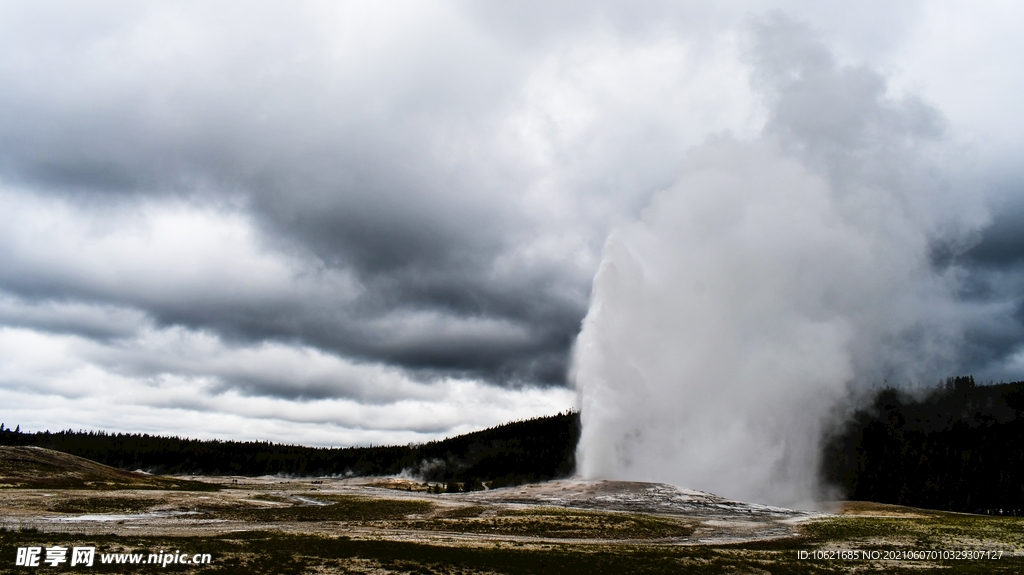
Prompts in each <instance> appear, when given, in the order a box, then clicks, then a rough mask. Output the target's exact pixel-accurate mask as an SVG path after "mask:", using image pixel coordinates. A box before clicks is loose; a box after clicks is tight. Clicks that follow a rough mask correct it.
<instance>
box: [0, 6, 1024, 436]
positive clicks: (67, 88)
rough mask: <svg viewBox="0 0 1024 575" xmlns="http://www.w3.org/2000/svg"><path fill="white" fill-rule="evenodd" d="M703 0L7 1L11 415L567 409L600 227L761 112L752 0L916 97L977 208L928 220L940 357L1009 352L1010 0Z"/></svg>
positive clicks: (205, 426) (3, 152)
mask: <svg viewBox="0 0 1024 575" xmlns="http://www.w3.org/2000/svg"><path fill="white" fill-rule="evenodd" d="M711 4H713V3H707V2H689V3H683V2H664V3H658V2H648V3H645V4H643V5H642V7H638V6H637V5H636V4H635V3H625V2H623V3H601V2H578V3H577V2H568V1H567V2H561V3H553V2H536V3H529V2H515V3H511V4H508V5H505V4H501V5H499V4H496V3H485V2H479V3H474V2H404V3H403V2H372V3H367V2H351V3H343V2H323V3H319V2H300V3H297V2H290V3H260V2H253V1H245V2H217V3H210V2H194V3H188V2H137V1H126V2H104V3H83V2H75V3H72V2H31V3H27V2H3V3H0V86H2V87H3V88H2V90H0V223H2V225H0V421H3V422H4V423H5V424H6V425H8V426H13V425H16V424H20V425H21V426H22V428H23V429H30V430H41V429H53V430H55V429H67V428H74V429H106V430H110V431H133V432H150V433H154V432H155V433H163V434H178V435H187V436H191V437H203V438H212V437H219V438H224V439H229V438H230V439H260V440H264V439H269V440H273V441H287V442H297V443H305V444H316V445H349V444H367V443H406V442H411V441H424V440H429V439H434V438H438V437H444V436H446V435H453V434H456V433H462V432H466V431H470V430H475V429H480V428H483V427H488V426H491V425H496V424H499V423H503V422H505V421H508V420H511V419H518V418H526V417H533V416H537V415H544V414H552V413H556V412H559V411H561V410H564V409H569V408H571V407H574V406H575V405H576V399H575V392H574V391H573V390H572V389H571V386H570V385H569V383H568V381H567V367H568V358H569V352H570V347H571V346H572V344H573V341H574V340H575V337H576V335H577V333H578V332H579V329H580V321H581V320H582V318H583V317H584V315H585V314H586V312H587V307H588V303H589V296H590V288H591V282H592V279H593V276H594V273H595V271H596V269H597V266H598V264H599V263H600V261H601V250H602V246H603V245H604V242H605V240H606V237H607V235H608V232H609V230H610V229H611V228H612V227H613V226H615V225H616V224H617V223H619V222H622V221H628V220H631V219H634V218H636V217H637V215H638V214H639V212H640V211H641V210H642V209H643V207H644V206H646V205H647V203H648V201H649V199H650V198H651V196H652V194H654V193H656V192H658V191H659V190H662V189H665V188H666V187H668V186H669V185H671V184H672V182H673V181H675V179H676V177H677V172H678V169H679V167H680V165H681V163H682V162H683V160H684V158H685V157H686V154H687V151H688V150H690V149H692V148H694V147H696V146H698V145H700V144H701V143H703V142H705V141H706V140H707V139H708V138H709V137H716V136H721V135H724V134H725V135H729V136H731V137H734V138H737V139H739V140H744V139H751V138H756V137H758V136H760V135H761V134H763V133H764V132H765V130H766V129H767V128H766V122H767V121H768V119H769V118H770V117H773V114H771V113H769V111H770V110H769V108H770V107H771V106H772V105H773V104H772V102H771V99H770V98H769V97H767V95H766V94H765V92H764V86H763V85H762V84H761V83H759V82H758V78H759V77H761V76H759V71H758V65H759V64H758V63H759V62H761V61H762V59H761V58H760V57H759V56H760V55H759V54H757V53H756V46H757V44H756V43H755V42H753V41H752V39H751V38H752V29H754V28H756V27H757V26H762V27H763V26H765V25H768V24H765V22H769V21H771V22H777V21H785V22H787V23H788V24H787V25H792V26H796V27H798V28H800V29H803V30H809V31H810V32H809V33H810V34H811V35H813V36H814V37H816V38H817V41H818V42H819V43H820V45H823V46H825V47H827V49H828V50H829V51H830V52H831V55H832V57H833V58H835V60H836V62H837V63H838V64H837V65H840V66H843V67H846V68H844V69H849V70H859V71H863V72H864V73H865V74H868V76H865V77H870V78H874V79H876V80H877V81H874V80H873V81H874V82H875V83H873V84H871V86H872V88H871V89H874V90H880V95H879V97H882V98H889V99H892V100H893V101H897V100H898V101H900V102H913V103H914V105H915V106H919V107H920V110H922V112H921V113H922V114H923V116H922V117H926V118H927V119H928V126H929V128H928V129H929V130H930V132H929V134H930V136H929V137H930V138H931V139H932V140H934V141H935V142H939V143H938V144H936V146H938V147H939V148H940V149H941V153H942V154H943V155H944V157H946V158H947V161H944V162H942V165H943V166H946V167H947V169H948V173H943V174H939V175H938V176H937V177H936V181H938V182H940V183H939V184H938V185H941V186H945V187H947V188H949V189H950V190H952V192H951V193H953V194H959V195H961V196H965V195H969V196H972V197H975V198H977V200H978V202H977V204H978V206H979V209H978V212H977V214H974V215H972V216H971V217H972V218H973V220H972V221H975V222H978V229H979V230H981V231H980V232H977V233H974V234H973V235H971V237H970V239H969V241H968V242H967V244H965V245H958V246H946V245H937V246H935V250H934V252H935V254H936V256H935V262H934V265H935V266H947V267H948V266H957V269H958V271H957V273H960V274H962V276H963V279H962V290H961V291H962V293H961V297H962V298H963V301H964V302H965V303H966V304H968V305H966V306H965V307H964V309H973V310H975V311H976V312H977V313H975V314H973V315H972V316H971V317H969V318H966V319H965V320H964V321H963V322H962V323H963V325H966V326H967V328H966V332H965V334H964V337H965V342H966V343H965V345H964V347H965V349H964V350H963V351H964V353H963V354H962V359H961V360H960V361H961V363H960V364H959V369H961V370H963V371H964V372H967V371H969V372H971V373H974V374H975V375H976V376H978V377H979V378H981V379H985V380H987V379H995V380H1000V379H1015V378H1016V379H1024V226H1022V225H1021V223H1022V222H1024V167H1022V166H1021V164H1020V162H1019V160H1020V158H1021V157H1022V153H1024V111H1022V110H1021V107H1022V106H1024V104H1022V102H1024V99H1022V98H1021V97H1020V93H1021V90H1022V89H1024V62H1022V61H1021V60H1022V59H1024V57H1022V56H1021V55H1022V54H1024V34H1022V32H1024V30H1022V28H1024V9H1022V8H1020V7H1019V6H1018V5H1017V4H1016V3H1013V2H1005V3H998V2H989V3H985V4H984V5H981V6H979V5H977V4H968V3H965V2H959V3H953V2H901V3H898V4H896V7H894V5H893V3H891V2H881V1H878V2H860V3H849V2H819V1H807V2H774V3H773V2H757V1H749V2H739V1H738V2H732V3H729V5H728V6H727V7H723V6H712V5H711ZM761 72H763V70H761ZM774 112H775V113H774V116H775V117H777V116H778V113H779V111H778V110H775V111H774ZM787 113H789V114H795V115H796V117H797V120H799V116H800V115H802V114H807V115H808V116H811V115H813V113H814V110H803V109H795V110H789V111H788V112H787ZM791 119H792V118H791ZM794 121H796V120H794ZM958 205H959V204H958Z"/></svg>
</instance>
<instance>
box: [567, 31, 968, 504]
mask: <svg viewBox="0 0 1024 575" xmlns="http://www.w3.org/2000/svg"><path fill="white" fill-rule="evenodd" d="M757 33H758V39H759V45H758V50H757V52H756V53H757V54H758V56H759V57H758V59H756V62H755V64H756V65H755V72H754V81H755V83H756V85H759V86H760V88H761V89H762V91H763V92H764V94H765V99H766V101H767V102H768V103H769V105H770V108H771V109H770V119H769V122H768V125H767V127H766V129H765V134H764V135H763V136H762V137H761V138H759V139H757V140H755V141H745V142H744V141H737V140H735V139H732V138H731V137H728V136H721V137H718V138H715V139H712V140H710V141H708V142H707V143H705V144H704V145H702V146H701V147H699V148H697V149H695V150H693V151H691V153H690V155H689V157H688V158H687V160H686V162H685V164H684V167H683V170H682V174H681V176H680V177H679V179H678V180H677V182H676V183H675V184H674V185H673V186H672V187H671V188H670V189H667V190H664V191H662V192H660V193H657V194H655V196H654V197H653V198H652V200H651V202H650V205H649V206H648V207H647V208H646V209H645V210H644V211H643V213H642V215H641V217H640V219H639V221H636V222H634V223H630V224H626V225H622V226H619V227H618V229H616V230H615V231H614V232H613V233H612V234H611V236H610V237H609V238H608V241H607V244H606V246H605V253H604V260H603V263H602V264H601V267H600V270H599V271H598V273H597V275H596V277H595V279H594V285H593V292H592V296H591V297H592V300H591V307H590V311H589V313H588V315H587V317H586V319H585V320H584V323H583V329H582V331H581V333H580V335H579V338H578V340H577V343H576V349H575V357H574V373H573V377H574V381H575V384H576V387H577V390H578V392H579V396H580V407H581V415H582V420H583V435H582V438H581V441H580V445H579V449H578V460H579V471H580V473H581V474H582V475H584V476H585V477H591V478H621V479H635V480H647V481H663V482H669V483H674V484H676V485H681V486H685V487H690V488H696V489H702V490H707V491H712V492H714V493H717V494H719V495H722V496H726V497H731V498H735V499H742V500H747V501H755V502H762V503H772V504H780V505H791V506H800V505H810V504H812V502H813V500H814V499H815V498H817V497H820V496H822V495H823V493H822V490H823V489H824V487H825V486H820V485H818V484H817V466H818V450H819V440H820V432H821V429H822V425H823V423H824V421H825V419H826V418H828V417H829V416H830V413H831V411H832V409H833V408H834V406H835V405H836V403H837V401H839V400H840V399H841V398H842V397H844V396H845V394H846V391H847V386H848V385H849V384H851V383H852V382H861V383H871V382H873V381H878V382H881V379H882V377H890V378H894V380H898V381H906V380H910V379H914V378H923V377H938V376H939V375H941V374H943V373H945V371H944V370H946V369H948V368H949V366H950V365H952V364H951V362H953V361H954V359H955V358H954V355H955V354H954V351H955V350H956V349H957V345H958V343H959V341H960V340H959V334H960V326H959V324H958V322H957V320H956V313H955V310H954V306H955V304H954V303H953V298H952V296H951V295H950V294H951V293H952V290H953V289H954V287H955V270H954V269H947V270H945V271H944V272H943V273H939V272H937V271H935V269H933V266H932V265H931V264H930V260H929V253H930V249H931V246H933V245H935V244H936V242H939V241H942V240H944V239H946V240H948V241H949V242H951V243H952V244H955V243H956V241H958V238H960V237H962V236H963V235H964V234H965V233H966V231H969V230H970V229H972V226H976V225H978V224H979V223H981V222H983V221H984V215H983V214H982V213H981V212H980V211H979V210H976V209H975V208H973V207H971V206H966V207H965V205H959V204H957V200H956V198H955V197H953V198H952V199H951V197H950V196H949V195H948V194H946V195H943V193H941V192H942V189H943V188H942V187H941V186H940V185H937V184H936V182H937V181H938V180H936V179H935V177H934V170H932V169H930V168H929V166H932V165H933V163H932V162H931V161H930V160H929V159H928V158H929V154H930V153H932V152H930V151H929V150H931V149H932V148H930V147H929V146H931V147H934V146H935V145H936V144H935V142H937V141H938V140H939V139H940V138H939V132H941V130H939V129H938V128H935V126H934V125H935V124H941V122H939V121H938V120H937V119H936V117H937V115H936V114H935V113H934V112H933V111H931V110H929V109H927V108H926V107H924V106H923V105H922V104H920V103H919V102H917V101H916V100H912V99H903V100H892V99H888V98H886V97H885V95H884V92H885V84H884V82H883V81H882V79H881V78H880V77H879V76H877V75H875V74H873V73H871V72H869V71H866V70H863V69H860V68H843V67H838V66H836V65H835V64H834V62H833V61H832V59H831V56H830V55H829V54H828V53H827V51H825V50H824V49H823V48H822V47H821V46H820V45H818V44H816V43H815V42H813V41H811V40H809V39H808V35H807V33H806V31H804V30H802V29H800V28H799V27H798V26H794V25H792V24H790V23H787V22H785V21H784V20H781V19H777V20H774V21H770V22H767V23H763V24H762V25H761V26H760V27H759V28H758V31H757ZM865 86H866V87H867V88H865ZM840 96H841V97H840ZM929 114H930V116H929ZM922 118H924V119H922ZM929 122H931V124H929ZM968 203H970V202H968ZM972 205H973V204H972ZM969 213H971V214H975V216H974V219H973V220H971V221H972V222H973V223H965V222H966V216H965V214H969ZM944 214H945V215H944ZM943 230H945V231H943ZM951 230H955V233H954V231H951ZM943 234H947V236H946V237H945V238H944V236H943ZM825 495H826V496H827V494H825Z"/></svg>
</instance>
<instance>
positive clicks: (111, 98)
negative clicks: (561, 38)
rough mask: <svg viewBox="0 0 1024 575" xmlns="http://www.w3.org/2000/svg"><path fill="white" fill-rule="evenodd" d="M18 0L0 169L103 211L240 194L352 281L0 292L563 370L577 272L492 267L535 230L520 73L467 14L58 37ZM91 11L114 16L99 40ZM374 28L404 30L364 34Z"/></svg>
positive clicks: (466, 364) (166, 18)
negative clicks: (282, 291)
mask: <svg viewBox="0 0 1024 575" xmlns="http://www.w3.org/2000/svg"><path fill="white" fill-rule="evenodd" d="M308 7H309V6H307V8H308ZM406 8H407V9H408V8H409V7H406ZM15 12H17V13H16V14H13V16H14V18H12V19H13V20H17V19H18V17H19V16H20V17H23V18H26V19H31V20H33V21H34V22H35V25H36V26H39V27H41V28H42V29H43V30H44V33H43V34H41V35H40V37H39V38H38V39H35V40H34V41H33V40H27V41H26V42H25V45H23V46H22V48H23V49H22V51H21V52H20V53H17V54H15V55H11V54H10V53H8V55H7V56H6V57H4V58H2V64H0V66H3V68H2V70H3V72H2V73H3V76H4V77H5V85H6V86H7V87H8V89H6V90H4V93H3V95H0V105H2V106H3V108H4V109H5V110H6V112H5V113H4V114H2V115H0V175H2V178H3V180H4V181H6V182H8V183H9V184H14V185H17V186H21V187H24V188H30V189H33V190H36V191H37V192H41V193H49V194H55V195H57V196H58V197H64V198H70V199H71V201H72V202H76V203H83V202H84V203H86V204H90V205H92V206H93V207H95V206H96V205H102V204H103V202H111V203H118V202H125V201H138V200H140V199H144V198H146V197H168V196H170V197H183V198H188V199H191V200H195V201H200V202H208V201H214V202H218V201H224V202H241V203H242V204H244V206H245V209H246V210H247V211H248V213H249V214H250V215H251V216H252V217H254V218H255V221H256V222H258V223H259V224H260V225H261V226H262V228H263V231H264V232H265V234H266V236H267V241H270V242H274V243H276V244H277V245H278V246H279V247H281V246H283V247H284V249H285V250H286V251H287V250H291V251H294V252H298V253H301V254H302V257H303V258H304V260H305V261H307V262H309V263H310V265H312V266H314V268H316V267H326V268H327V269H337V270H344V271H345V272H347V273H351V274H353V275H354V277H355V278H356V279H357V281H358V282H359V283H360V285H361V286H362V291H361V295H360V296H359V297H358V298H357V299H355V300H348V301H344V302H339V301H336V298H335V297H334V295H333V294H331V293H322V294H319V296H318V297H314V298H309V299H288V298H283V299H277V300H274V301H267V300H266V299H264V298H254V299H246V298H240V299H236V300H228V301H225V300H224V299H222V298H211V297H209V296H208V295H207V294H204V293H198V292H193V293H182V294H180V295H179V297H176V298H164V297H158V296H154V295H153V294H151V293H148V292H145V291H141V290H131V289H122V288H120V287H117V286H110V285H102V286H96V285H89V284H88V283H86V282H79V281H76V279H75V278H64V280H63V281H55V278H53V277H52V275H48V274H46V273H40V272H39V270H34V269H31V268H30V266H26V267H25V268H23V269H22V270H20V272H19V273H17V274H13V273H8V274H2V275H3V283H2V285H0V288H2V289H3V290H6V291H8V292H11V293H15V294H18V295H19V296H21V297H34V298H40V297H43V298H47V297H48V298H55V299H70V300H76V299H78V300H83V301H86V302H93V303H96V304H100V305H121V306H127V307H129V308H132V309H139V310H143V311H145V312H146V313H148V314H150V315H151V316H152V317H153V318H154V319H155V320H156V321H157V322H158V323H161V324H181V325H187V326H190V327H194V328H205V329H213V330H215V331H217V332H219V333H221V334H223V335H225V336H226V337H231V338H240V339H242V340H261V339H265V338H271V339H280V340H296V339H297V340H299V341H303V342H306V343H310V344H313V345H316V346H320V347H323V348H325V349H330V350H334V351H337V352H339V353H342V354H343V355H346V356H350V357H355V358H360V359H365V360H378V361H384V362H388V363H394V364H398V365H404V366H407V367H410V368H415V369H425V370H428V371H431V370H433V371H438V372H442V373H443V372H453V373H466V374H470V375H475V376H482V377H485V378H487V379H491V380H494V381H525V382H530V381H533V382H543V383H559V382H561V381H562V380H563V378H564V370H565V354H566V352H567V350H568V348H569V345H570V342H571V339H572V337H573V334H574V333H575V331H576V329H578V324H579V320H580V319H581V318H582V316H583V314H584V312H585V306H586V294H587V287H588V286H587V283H588V278H587V276H586V274H569V275H568V276H567V275H566V274H565V273H564V270H559V269H558V267H557V265H556V264H553V263H552V262H544V261H540V262H530V261H525V262H518V263H517V265H518V267H519V269H517V270H515V271H514V272H512V273H496V272H495V269H494V264H495V261H496V260H497V259H499V258H502V257H514V256H515V252H516V250H518V249H519V248H520V247H521V246H520V245H519V244H520V243H521V240H519V239H516V238H517V237H519V238H521V237H527V238H529V237H530V236H533V235H535V234H537V233H538V229H537V228H538V226H543V222H542V221H541V222H539V221H538V218H536V217H533V216H532V215H530V214H528V213H524V212H523V209H522V208H521V207H519V206H518V205H517V199H516V198H517V196H518V195H519V194H520V193H521V192H522V189H523V188H524V187H525V186H527V185H529V183H530V179H531V176H530V175H529V174H523V173H522V166H519V165H516V164H515V163H509V161H508V160H507V159H506V158H505V157H504V156H505V155H507V153H506V152H507V150H505V149H503V148H502V147H503V146H507V145H509V144H504V143H503V142H502V141H501V138H502V137H503V133H502V130H504V129H505V125H504V123H505V122H506V121H507V120H506V116H507V115H508V113H509V111H510V108H511V107H512V106H514V105H516V101H515V99H516V98H518V97H519V94H518V92H517V90H515V89H514V88H515V86H517V85H520V84H521V83H522V82H523V79H524V73H525V70H524V69H522V66H521V60H522V58H523V57H522V56H521V55H520V54H518V53H517V52H519V50H520V48H521V47H515V48H514V49H512V48H510V47H508V46H502V45H495V43H494V42H492V41H491V40H490V39H488V38H487V37H486V36H484V35H482V34H481V32H480V31H479V30H474V29H472V27H469V26H467V27H463V29H459V24H460V23H459V22H458V18H457V17H454V18H453V17H451V15H448V14H444V13H443V11H441V12H442V13H441V14H436V13H430V12H429V11H428V12H426V14H425V17H426V18H427V19H428V22H427V24H428V25H427V26H415V25H409V24H408V23H402V22H400V21H399V22H397V26H396V25H395V24H396V23H395V22H394V21H390V20H389V19H383V20H382V19H381V16H382V15H381V14H369V15H366V14H358V12H359V11H355V13H354V14H353V15H352V17H353V18H354V19H356V20H359V19H360V18H361V17H362V21H357V22H354V23H353V22H345V21H344V19H339V20H336V21H332V24H335V25H337V26H340V27H341V28H343V30H328V29H326V28H320V29H318V27H317V25H316V22H315V21H314V18H315V17H316V16H317V15H316V14H315V13H314V12H315V10H311V11H306V10H301V9H299V10H288V11H284V10H281V9H280V8H273V7H269V6H264V7H263V9H261V10H260V11H256V12H252V11H249V10H248V9H247V7H243V6H242V5H227V6H226V8H225V9H223V10H205V9H204V10H198V11H195V10H177V9H174V8H173V7H171V6H169V5H152V7H151V9H150V10H145V9H138V8H136V9H133V10H131V11H129V12H128V13H127V14H128V16H129V17H127V18H124V17H123V16H122V17H115V15H113V14H110V13H106V14H100V15H99V16H95V15H92V17H90V18H86V21H85V23H84V24H83V29H77V28H76V27H75V24H74V23H73V22H68V21H60V22H58V25H59V26H60V27H61V28H71V29H74V30H75V31H77V32H78V33H73V34H70V35H65V34H60V33H58V32H57V31H55V30H53V29H52V28H51V27H50V26H49V25H48V23H47V22H45V21H43V22H40V21H38V20H37V19H36V18H37V15H36V14H34V13H32V11H28V10H26V11H15ZM108 18H109V19H115V20H117V21H118V23H119V24H118V25H113V24H110V23H109V22H108V21H107V20H106V19H108ZM431 18H435V19H438V22H437V23H436V24H437V26H439V27H443V28H445V29H446V31H447V33H446V34H443V35H438V34H437V33H436V32H437V30H438V29H439V28H436V27H433V26H430V25H429V24H430V22H429V20H430V19H431ZM97 20H98V21H100V23H107V25H106V26H99V29H100V33H98V34H96V35H95V36H94V35H91V34H90V33H89V30H88V27H89V26H93V25H96V23H97V22H96V21H97ZM399 20H401V19H399ZM361 25H365V26H366V27H367V28H368V29H367V30H364V31H362V32H360V31H359V30H355V29H354V28H353V27H358V26H361ZM12 26H13V25H12ZM392 28H398V29H397V30H395V29H392ZM310 29H312V30H313V31H312V33H307V32H309V30H310ZM268 30H273V34H270V35H265V32H267V31H268ZM46 31H49V32H50V33H46ZM344 32H348V33H351V34H353V36H355V38H353V39H352V40H351V41H350V43H348V44H346V39H345V38H343V37H342V38H341V39H340V40H338V37H336V36H334V34H339V35H341V34H342V33H344ZM176 34H184V35H185V37H184V39H183V40H182V39H181V38H180V37H174V38H172V36H174V35H176ZM221 34H223V36H220V35H221ZM375 34H382V35H392V36H394V37H392V38H390V42H379V43H377V44H376V45H374V41H375V38H374V36H375ZM403 34H405V35H406V37H402V35H403ZM147 36H151V37H147ZM161 40H168V41H170V44H169V45H168V46H166V47H163V46H159V45H156V44H159V42H160V41H161ZM514 144H515V143H514V142H513V143H512V145H514ZM217 198H220V199H217ZM540 219H541V220H542V219H543V218H540ZM540 231H541V232H543V230H540ZM598 241H599V240H598V239H597V238H594V243H595V244H597V242H598ZM593 247H596V246H593ZM215 248H216V247H215V246H211V249H215ZM225 279H226V280H228V281H231V280H232V279H234V281H258V280H254V278H225ZM417 315H428V316H430V317H429V318H428V319H427V320H423V321H418V322H414V329H413V330H412V331H411V332H410V326H409V325H408V324H407V322H404V321H402V318H403V317H404V316H417ZM481 322H483V323H486V324H488V325H487V326H485V327H484V328H481V329H469V330H465V329H462V328H460V327H459V326H458V324H460V323H468V324H479V323H481ZM415 326H418V328H415ZM415 329H419V330H420V332H418V333H417V332H416V331H415Z"/></svg>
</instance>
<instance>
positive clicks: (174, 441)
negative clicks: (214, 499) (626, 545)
mask: <svg viewBox="0 0 1024 575" xmlns="http://www.w3.org/2000/svg"><path fill="white" fill-rule="evenodd" d="M579 435H580V423H579V414H578V413H575V412H571V413H565V414H559V415H554V416H550V417H540V418H536V419H530V420H526V421H517V422H513V423H507V424H505V425H499V426H497V427H492V428H490V429H485V430H483V431H478V432H475V433H469V434H466V435H460V436H458V437H453V438H450V439H445V440H443V441H433V442H430V443H426V444H422V445H408V446H387V447H350V448H340V449H330V448H315V447H302V446H296V445H280V444H274V443H269V442H258V441H257V442H253V441H249V442H238V441H216V440H214V441H200V440H195V439H181V438H178V437H160V436H152V435H146V434H141V435H140V434H122V433H118V434H107V433H102V432H101V433H96V432H88V433H87V432H75V431H71V430H68V431H60V432H56V433H51V432H49V431H45V432H39V433H21V432H18V431H11V430H9V429H7V430H2V431H0V445H34V446H39V447H46V448H49V449H54V450H57V451H62V452H65V453H70V454H73V455H77V456H80V457H84V458H86V459H91V460H93V461H97V462H100V463H103V464H106V465H109V466H112V467H117V468H119V469H128V470H134V469H145V470H147V471H150V472H153V473H163V474H196V475H248V476H259V475H275V474H282V475H292V476H326V475H394V474H399V473H402V472H403V471H406V472H411V473H413V474H415V475H417V476H419V477H422V478H423V479H424V480H429V481H435V482H460V483H468V484H470V485H478V484H479V482H481V481H486V482H489V483H490V485H492V486H495V487H497V486H501V485H511V484H519V483H528V482H533V481H541V480H545V479H554V478H558V477H566V476H569V475H572V474H573V472H574V470H575V468H576V443H577V442H578V441H579Z"/></svg>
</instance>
